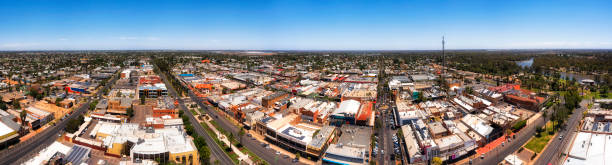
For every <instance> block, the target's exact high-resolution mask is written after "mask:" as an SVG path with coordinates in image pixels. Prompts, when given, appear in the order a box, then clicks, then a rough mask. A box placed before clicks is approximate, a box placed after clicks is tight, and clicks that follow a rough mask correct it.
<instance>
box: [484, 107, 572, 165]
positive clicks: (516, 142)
mask: <svg viewBox="0 0 612 165" xmlns="http://www.w3.org/2000/svg"><path fill="white" fill-rule="evenodd" d="M561 100H563V99H561ZM546 111H547V113H548V114H552V107H551V108H549V109H546ZM576 114H577V115H582V111H580V112H579V113H578V112H574V113H573V115H576ZM575 120H576V118H574V116H572V118H571V119H570V121H569V122H570V124H571V123H572V122H575ZM579 120H580V118H578V121H579ZM546 122H548V119H544V118H543V117H540V118H539V119H537V120H536V121H534V122H533V123H527V126H526V127H525V128H523V129H522V130H521V131H520V132H518V133H517V134H516V139H512V141H511V142H506V145H505V146H501V145H500V146H498V147H496V148H495V149H492V150H491V151H489V152H488V153H486V154H485V155H484V159H480V155H476V157H477V158H474V159H473V164H483V165H489V164H497V163H499V162H501V161H503V160H504V158H505V157H506V156H508V155H510V154H512V153H514V152H515V151H517V150H518V149H519V148H520V147H522V146H523V144H525V143H527V141H528V140H529V138H531V137H532V136H534V135H535V132H536V128H539V127H542V126H544V124H545V123H546ZM573 127H575V126H573ZM568 128H569V127H568ZM566 133H567V131H566ZM564 137H565V136H564ZM553 138H554V140H558V137H557V136H555V137H553ZM564 139H565V138H564ZM549 145H551V144H549ZM558 145H559V144H556V145H555V144H553V145H551V146H558ZM556 148H558V147H556ZM549 149H552V148H551V147H549ZM549 152H551V151H549ZM543 153H544V155H541V156H540V157H541V158H545V159H546V158H547V157H552V155H554V154H551V153H546V152H543ZM548 154H551V155H548ZM548 161H550V159H549V160H547V161H544V162H545V164H546V163H548ZM536 164H537V162H536Z"/></svg>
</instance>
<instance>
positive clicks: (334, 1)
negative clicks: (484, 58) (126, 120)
mask: <svg viewBox="0 0 612 165" xmlns="http://www.w3.org/2000/svg"><path fill="white" fill-rule="evenodd" d="M611 6H612V1H609V0H608V1H604V0H602V1H598V0H593V1H583V0H543V1H535V0H511V1H497V0H483V1H468V0H449V1H438V0H423V1H411V0H405V1H394V0H385V1H379V0H372V1H362V0H310V1H309V0H277V1H264V0H248V1H247V0H245V1H231V0H217V1H177V0H175V1H171V0H168V1H156V0H146V1H145V0H143V1H129V0H123V1H111V0H100V1H95V0H91V1H85V0H78V1H77V0H75V1H51V0H44V1H28V0H1V1H0V50H75V49H79V50H82V49H105V50H106V49H110V50H116V49H251V50H255V49H257V50H261V49H277V50H278V49H296V50H313V49H316V50H330V49H331V50H372V49H374V50H410V49H440V40H441V36H442V35H445V36H446V38H447V47H448V48H449V49H531V48H612V8H611Z"/></svg>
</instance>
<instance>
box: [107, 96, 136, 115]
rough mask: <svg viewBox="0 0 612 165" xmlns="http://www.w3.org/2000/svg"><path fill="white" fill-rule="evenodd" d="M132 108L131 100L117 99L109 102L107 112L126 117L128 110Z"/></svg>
mask: <svg viewBox="0 0 612 165" xmlns="http://www.w3.org/2000/svg"><path fill="white" fill-rule="evenodd" d="M130 107H132V99H131V98H124V97H121V98H119V97H115V98H111V99H110V100H109V101H108V109H107V110H106V112H107V113H110V114H119V115H124V114H127V109H128V108H130Z"/></svg>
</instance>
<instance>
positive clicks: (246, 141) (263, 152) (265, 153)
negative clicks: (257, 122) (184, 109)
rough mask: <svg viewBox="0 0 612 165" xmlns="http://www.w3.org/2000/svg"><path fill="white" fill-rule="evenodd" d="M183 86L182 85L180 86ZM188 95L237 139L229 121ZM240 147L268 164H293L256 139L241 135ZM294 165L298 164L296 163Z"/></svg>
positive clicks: (199, 100)
mask: <svg viewBox="0 0 612 165" xmlns="http://www.w3.org/2000/svg"><path fill="white" fill-rule="evenodd" d="M181 85H184V84H181ZM188 95H189V97H190V98H191V100H192V101H193V102H195V103H197V104H198V105H199V106H200V108H202V109H203V110H204V111H205V112H206V113H208V115H210V116H211V117H212V118H213V119H214V120H215V122H217V124H218V125H219V126H220V127H221V128H223V129H224V130H226V131H230V132H231V133H232V134H234V135H235V137H238V132H239V131H240V129H239V128H238V127H236V126H235V125H233V124H232V123H230V121H228V120H226V119H225V117H223V116H224V115H222V114H219V113H218V112H217V111H215V110H213V109H210V108H209V107H208V105H206V104H204V103H203V102H204V100H202V99H201V98H199V97H197V96H196V95H195V94H194V93H193V91H191V90H188ZM241 138H242V145H244V146H245V147H246V148H247V149H249V151H251V152H253V153H254V154H255V155H257V156H259V157H260V158H262V159H264V160H265V161H267V162H268V163H270V164H294V163H293V162H292V161H291V160H290V159H285V158H281V157H280V155H277V154H275V152H274V151H270V149H267V148H266V147H264V146H262V145H260V142H259V141H257V140H256V139H253V138H250V137H248V136H247V135H246V134H245V135H242V137H241ZM295 164H298V163H297V162H296V163H295Z"/></svg>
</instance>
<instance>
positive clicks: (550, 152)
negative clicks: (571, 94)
mask: <svg viewBox="0 0 612 165" xmlns="http://www.w3.org/2000/svg"><path fill="white" fill-rule="evenodd" d="M588 103H589V101H587V100H586V99H583V100H582V102H580V108H578V109H575V110H574V113H572V116H570V118H569V120H568V121H567V123H568V125H567V126H566V127H563V129H561V130H560V131H559V133H557V134H556V135H555V136H554V137H553V138H552V142H550V143H549V144H548V147H546V149H545V150H544V151H543V152H542V153H541V154H540V157H539V158H538V160H537V161H536V162H535V165H547V164H549V163H550V164H561V163H562V162H561V161H563V160H562V159H561V158H562V157H561V155H560V154H561V153H562V152H564V151H565V148H566V147H568V146H567V145H568V142H571V140H572V137H574V134H575V133H576V129H577V125H578V124H579V123H580V120H581V119H582V112H584V110H586V109H587V105H588ZM559 136H562V138H561V139H559Z"/></svg>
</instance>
